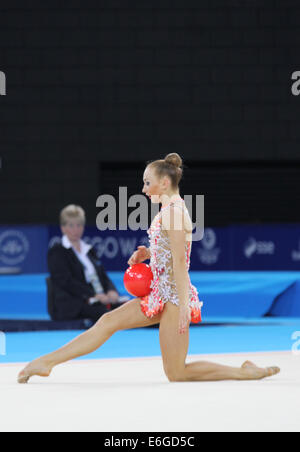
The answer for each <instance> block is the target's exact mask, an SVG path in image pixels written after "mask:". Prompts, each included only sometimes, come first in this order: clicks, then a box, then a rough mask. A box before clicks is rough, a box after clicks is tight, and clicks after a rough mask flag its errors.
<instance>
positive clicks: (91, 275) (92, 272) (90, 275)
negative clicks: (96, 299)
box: [61, 235, 103, 293]
mask: <svg viewBox="0 0 300 452" xmlns="http://www.w3.org/2000/svg"><path fill="white" fill-rule="evenodd" d="M61 243H62V246H63V247H64V248H66V249H70V248H72V249H73V251H74V252H75V254H76V256H77V257H78V259H79V260H80V262H81V263H82V264H83V266H84V276H85V279H86V282H87V283H88V284H90V283H92V284H93V285H94V282H95V279H96V284H97V285H98V284H100V287H98V286H97V289H98V290H97V291H96V293H98V292H99V293H101V292H102V291H103V287H102V285H101V283H100V281H99V278H98V275H97V272H96V269H95V267H94V264H93V263H92V261H91V260H90V258H89V257H88V255H87V254H88V252H89V251H90V249H91V248H92V246H91V245H88V244H87V243H85V242H84V241H83V240H80V250H81V251H80V252H79V251H77V250H76V249H75V248H74V246H73V245H72V243H71V242H70V240H69V239H68V237H67V236H66V235H64V236H63V238H62V241H61Z"/></svg>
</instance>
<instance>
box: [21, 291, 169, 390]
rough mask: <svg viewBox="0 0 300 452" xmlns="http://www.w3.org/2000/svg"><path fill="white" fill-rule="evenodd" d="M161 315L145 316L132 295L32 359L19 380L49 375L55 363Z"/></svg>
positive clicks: (153, 322)
mask: <svg viewBox="0 0 300 452" xmlns="http://www.w3.org/2000/svg"><path fill="white" fill-rule="evenodd" d="M160 318H161V314H159V315H157V316H155V317H154V318H152V319H148V318H147V317H146V316H145V315H144V314H143V313H142V311H141V308H140V299H139V298H135V299H134V300H131V301H129V302H128V303H125V304H124V305H123V306H120V307H119V308H117V309H115V310H113V311H111V312H108V313H106V314H104V315H103V316H102V317H101V318H100V319H99V320H98V322H97V323H96V324H95V325H94V326H93V327H92V328H90V329H89V330H87V331H85V332H84V333H82V334H80V335H79V336H78V337H76V338H75V339H73V340H72V341H71V342H69V343H68V344H66V345H65V346H63V347H61V348H60V349H58V350H56V351H55V352H53V353H49V354H48V355H45V356H43V357H41V358H38V359H36V360H34V361H32V362H31V363H30V364H28V365H27V366H26V367H25V369H23V371H22V372H20V374H19V376H18V382H19V383H27V382H28V380H29V378H30V377H32V376H34V375H38V376H41V377H48V376H49V375H50V373H51V371H52V369H53V368H54V367H55V366H57V365H58V364H62V363H64V362H66V361H70V360H73V359H75V358H78V357H80V356H84V355H87V354H89V353H92V352H94V351H95V350H97V349H98V348H99V347H100V346H101V345H102V344H104V342H106V341H107V340H108V339H109V338H110V337H111V336H112V335H113V334H114V333H116V332H117V331H120V330H126V329H131V328H142V327H147V326H151V325H155V324H158V323H159V322H160Z"/></svg>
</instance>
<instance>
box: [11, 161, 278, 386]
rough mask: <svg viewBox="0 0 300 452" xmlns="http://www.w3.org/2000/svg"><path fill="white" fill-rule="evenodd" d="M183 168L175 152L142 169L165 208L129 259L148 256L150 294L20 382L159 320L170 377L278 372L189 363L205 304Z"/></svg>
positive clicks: (42, 361)
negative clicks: (197, 282)
mask: <svg viewBox="0 0 300 452" xmlns="http://www.w3.org/2000/svg"><path fill="white" fill-rule="evenodd" d="M182 173H183V169H182V159H181V157H180V156H179V155H178V154H174V153H173V154H169V155H167V156H166V158H165V159H164V160H156V161H153V162H149V163H148V164H147V167H146V169H145V172H144V188H143V193H144V194H146V195H147V196H148V197H150V198H151V202H152V203H160V204H161V205H162V208H161V211H160V212H159V213H158V215H157V216H156V217H155V218H154V220H153V222H152V224H151V227H150V229H149V230H148V234H149V239H150V248H146V247H138V249H137V251H135V252H134V253H133V255H132V256H131V258H130V259H129V261H128V264H129V265H133V264H137V263H141V262H144V261H145V260H147V259H150V265H151V268H152V271H153V275H154V280H153V282H152V292H151V294H150V295H149V296H147V297H144V298H135V299H133V300H131V301H129V302H127V303H125V304H124V305H123V306H121V307H119V308H118V309H115V310H114V311H111V312H108V313H106V314H104V315H103V316H102V317H101V318H100V319H99V321H98V322H97V323H95V325H94V326H93V327H92V328H90V329H89V330H87V331H85V332H84V333H82V334H80V335H79V336H78V337H76V338H75V339H74V340H72V341H71V342H69V343H68V344H67V345H65V346H63V347H62V348H60V349H58V350H57V351H54V352H53V353H50V354H48V355H45V356H43V357H41V358H38V359H36V360H34V361H32V362H31V363H30V364H28V365H27V366H26V367H25V368H24V369H23V370H22V371H21V372H20V373H19V375H18V382H19V383H27V382H28V381H29V379H30V378H31V377H32V376H35V375H37V376H41V377H48V376H49V375H50V373H51V371H52V369H53V368H54V367H55V366H57V365H58V364H62V363H65V362H67V361H70V360H73V359H75V358H78V357H80V356H84V355H87V354H89V353H92V352H94V351H95V350H97V349H98V348H99V347H100V346H101V345H102V344H103V343H104V342H106V341H107V340H108V339H109V338H110V337H111V336H112V335H113V334H114V333H116V332H117V331H120V330H127V329H131V328H142V327H147V326H152V325H156V324H159V325H160V329H159V338H160V346H161V353H162V360H163V367H164V371H165V374H166V376H167V378H168V380H169V381H170V382H184V381H221V380H260V379H263V378H266V377H271V376H273V375H276V374H277V373H279V372H280V369H279V368H278V367H266V368H259V367H257V366H256V365H255V364H253V363H252V362H250V361H246V362H245V363H244V364H243V365H242V366H241V367H239V368H236V367H229V366H224V365H220V364H215V363H211V362H205V361H197V362H192V363H189V364H187V363H186V357H187V353H188V346H189V325H190V322H191V321H193V322H194V323H198V322H201V308H202V305H203V303H202V302H200V301H199V296H198V292H197V289H196V288H195V287H194V286H193V285H192V284H191V281H190V276H189V269H190V256H191V248H192V221H191V218H190V215H189V212H188V210H187V207H186V205H185V203H184V200H183V199H182V198H181V196H180V194H179V182H180V180H181V178H182ZM179 225H181V227H180V226H179ZM178 226H179V227H178Z"/></svg>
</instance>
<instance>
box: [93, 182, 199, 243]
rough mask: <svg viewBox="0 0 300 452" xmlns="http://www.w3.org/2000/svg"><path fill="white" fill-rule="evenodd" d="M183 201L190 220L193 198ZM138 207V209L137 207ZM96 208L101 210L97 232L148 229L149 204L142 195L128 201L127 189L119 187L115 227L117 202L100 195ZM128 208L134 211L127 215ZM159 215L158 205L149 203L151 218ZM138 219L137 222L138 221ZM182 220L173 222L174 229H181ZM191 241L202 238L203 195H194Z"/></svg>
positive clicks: (110, 196) (112, 197)
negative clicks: (193, 219) (194, 205)
mask: <svg viewBox="0 0 300 452" xmlns="http://www.w3.org/2000/svg"><path fill="white" fill-rule="evenodd" d="M184 201H185V204H186V206H187V209H188V211H189V214H190V217H191V218H192V217H193V215H192V206H193V196H192V195H185V196H184ZM137 206H138V207H137ZM96 207H101V208H103V210H101V212H100V213H99V214H98V215H97V218H96V224H97V228H98V230H99V231H107V230H109V231H116V230H117V229H119V230H120V231H127V230H131V231H138V230H142V231H146V230H147V229H148V227H149V225H148V219H149V204H148V201H147V199H146V197H145V196H144V195H141V194H138V195H133V196H131V197H130V198H129V199H128V191H127V187H119V225H118V227H117V201H116V199H115V198H114V196H112V195H101V196H99V197H98V199H97V201H96ZM128 207H136V209H135V210H134V211H133V212H131V213H130V214H129V215H128ZM158 213H159V203H154V202H153V203H151V217H152V218H154V217H155V216H156V215H157V214H158ZM138 219H139V220H138ZM182 226H183V225H182V219H180V220H179V221H178V224H176V222H175V229H178V230H179V229H182ZM195 228H196V231H195V232H193V234H192V240H193V241H194V242H195V241H200V240H202V239H203V236H204V195H196V223H193V231H194V229H195Z"/></svg>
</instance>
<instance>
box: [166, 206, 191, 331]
mask: <svg viewBox="0 0 300 452" xmlns="http://www.w3.org/2000/svg"><path fill="white" fill-rule="evenodd" d="M181 220H182V217H181V213H180V212H178V210H176V209H174V208H170V209H168V211H167V212H164V214H163V216H162V223H163V228H164V229H165V230H166V231H167V233H168V236H169V240H170V247H171V252H172V259H173V272H174V279H175V283H176V288H177V293H178V298H179V310H180V314H179V332H180V333H185V332H186V331H187V327H188V324H189V322H190V321H191V313H190V309H189V287H190V279H189V274H188V269H187V266H186V255H185V231H184V228H183V224H182V227H180V226H179V225H180V224H181ZM175 225H176V227H175Z"/></svg>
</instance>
